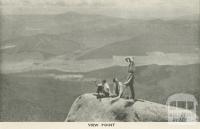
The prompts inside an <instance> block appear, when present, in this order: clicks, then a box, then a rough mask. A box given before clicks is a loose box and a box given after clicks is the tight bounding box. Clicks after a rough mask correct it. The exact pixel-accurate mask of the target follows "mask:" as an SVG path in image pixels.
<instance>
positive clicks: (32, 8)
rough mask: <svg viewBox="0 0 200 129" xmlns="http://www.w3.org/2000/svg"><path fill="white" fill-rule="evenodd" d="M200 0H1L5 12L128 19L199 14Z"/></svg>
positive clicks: (0, 5) (0, 4)
mask: <svg viewBox="0 0 200 129" xmlns="http://www.w3.org/2000/svg"><path fill="white" fill-rule="evenodd" d="M199 1H200V0H0V2H1V3H0V7H1V11H2V12H3V13H4V14H38V13H40V14H41V13H42V14H53V13H64V12H67V11H77V12H82V13H91V14H102V15H104V14H106V15H111V16H112V15H113V16H119V17H128V18H134V17H138V18H174V17H180V16H188V15H194V14H198V13H199Z"/></svg>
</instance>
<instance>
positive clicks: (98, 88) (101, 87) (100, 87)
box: [97, 83, 103, 96]
mask: <svg viewBox="0 0 200 129" xmlns="http://www.w3.org/2000/svg"><path fill="white" fill-rule="evenodd" d="M97 94H98V96H100V95H102V94H103V85H102V83H99V84H97Z"/></svg>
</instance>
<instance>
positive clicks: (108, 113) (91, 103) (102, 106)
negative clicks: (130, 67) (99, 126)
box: [66, 94, 196, 122]
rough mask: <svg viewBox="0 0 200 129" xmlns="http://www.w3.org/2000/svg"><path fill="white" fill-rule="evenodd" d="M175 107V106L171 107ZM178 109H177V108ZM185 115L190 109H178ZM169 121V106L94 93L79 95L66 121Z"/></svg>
mask: <svg viewBox="0 0 200 129" xmlns="http://www.w3.org/2000/svg"><path fill="white" fill-rule="evenodd" d="M171 108H174V109H175V107H171ZM176 110H177V109H176ZM178 110H179V111H181V112H182V113H183V114H181V116H183V115H184V116H185V115H186V114H188V113H190V114H192V115H196V114H195V113H192V112H191V111H189V110H184V109H178ZM137 121H138V122H167V121H168V106H167V105H162V104H158V103H154V102H150V101H145V100H137V101H135V102H133V100H127V99H122V98H120V99H116V98H102V99H101V100H100V99H97V97H96V96H95V95H94V94H84V95H82V96H79V97H78V98H77V99H76V100H75V102H74V103H73V105H72V107H71V109H70V112H69V114H68V116H67V118H66V122H137Z"/></svg>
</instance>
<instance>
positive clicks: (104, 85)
mask: <svg viewBox="0 0 200 129" xmlns="http://www.w3.org/2000/svg"><path fill="white" fill-rule="evenodd" d="M102 85H103V89H104V90H103V91H104V94H105V97H109V96H110V86H109V85H108V83H107V82H106V80H103V81H102Z"/></svg>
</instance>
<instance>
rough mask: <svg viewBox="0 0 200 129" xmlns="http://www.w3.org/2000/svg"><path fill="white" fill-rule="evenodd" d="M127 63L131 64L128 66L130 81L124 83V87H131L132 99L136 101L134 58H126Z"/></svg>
mask: <svg viewBox="0 0 200 129" xmlns="http://www.w3.org/2000/svg"><path fill="white" fill-rule="evenodd" d="M125 61H126V62H128V63H129V66H128V73H129V76H128V79H127V81H126V82H124V85H126V86H128V87H130V91H131V98H132V99H133V100H135V90H134V83H135V63H134V59H133V57H127V58H125Z"/></svg>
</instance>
